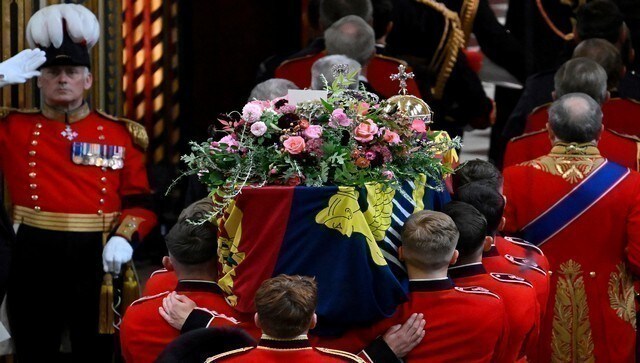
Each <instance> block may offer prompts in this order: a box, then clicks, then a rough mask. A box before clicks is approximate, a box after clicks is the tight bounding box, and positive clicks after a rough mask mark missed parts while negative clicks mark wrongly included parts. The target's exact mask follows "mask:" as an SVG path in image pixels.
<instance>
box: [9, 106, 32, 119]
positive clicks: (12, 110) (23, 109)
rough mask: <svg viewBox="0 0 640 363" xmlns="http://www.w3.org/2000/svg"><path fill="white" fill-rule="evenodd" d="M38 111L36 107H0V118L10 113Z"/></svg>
mask: <svg viewBox="0 0 640 363" xmlns="http://www.w3.org/2000/svg"><path fill="white" fill-rule="evenodd" d="M14 112H15V113H25V114H32V113H39V112H40V109H38V108H13V107H0V120H1V119H3V118H5V117H7V116H9V115H10V114H12V113H14Z"/></svg>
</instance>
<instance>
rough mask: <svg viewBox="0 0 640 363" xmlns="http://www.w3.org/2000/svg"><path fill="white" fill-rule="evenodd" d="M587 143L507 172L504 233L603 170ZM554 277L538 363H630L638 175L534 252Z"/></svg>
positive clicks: (639, 249) (639, 248)
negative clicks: (541, 254) (540, 255)
mask: <svg viewBox="0 0 640 363" xmlns="http://www.w3.org/2000/svg"><path fill="white" fill-rule="evenodd" d="M604 162H605V159H604V158H603V157H601V156H600V154H599V152H598V149H597V148H595V147H594V146H593V145H592V144H583V145H576V144H572V145H570V147H568V146H567V145H566V144H560V143H559V144H557V145H556V146H554V147H553V149H552V150H551V153H550V154H549V155H547V156H543V157H540V158H537V159H535V160H532V161H530V162H527V163H525V164H521V165H518V166H512V167H509V168H507V169H506V170H505V172H504V180H505V182H504V193H505V195H506V197H507V200H508V203H507V205H506V210H505V217H506V219H507V225H506V228H505V232H507V233H519V232H520V231H521V230H522V229H523V227H525V226H526V225H528V224H529V223H530V222H531V221H533V220H534V219H535V218H537V217H538V216H540V215H541V214H542V213H543V212H544V211H546V210H547V209H548V208H549V207H551V206H552V205H554V204H555V203H556V202H558V201H559V200H560V199H561V198H563V197H565V196H566V195H567V194H568V193H569V192H570V191H571V190H573V189H574V188H575V187H576V185H578V183H580V182H582V181H583V180H584V179H585V178H586V177H588V176H589V175H590V174H591V173H592V172H593V171H594V170H596V169H597V168H598V167H600V166H601V165H603V163H604ZM539 247H540V248H541V249H542V250H543V251H544V253H545V255H546V256H547V258H548V259H549V264H550V270H551V271H552V274H551V276H550V278H551V285H550V291H549V300H548V304H547V314H546V316H545V317H544V319H543V322H542V325H541V333H540V340H539V358H540V361H541V362H548V361H552V360H559V361H593V360H594V359H595V361H599V362H633V361H634V347H635V329H634V328H635V323H636V321H635V303H634V291H633V282H632V279H631V275H630V273H629V270H628V269H627V267H629V268H631V269H632V270H633V271H635V272H636V273H637V272H638V270H639V269H638V267H640V175H639V174H637V173H636V172H633V171H631V172H630V173H629V174H628V175H626V177H624V179H623V180H622V181H620V182H619V184H617V185H615V186H614V187H613V188H612V189H611V190H609V191H608V192H607V193H606V194H604V195H603V196H602V197H601V198H600V199H599V200H597V201H596V202H595V204H593V205H592V206H591V207H590V208H589V209H587V210H586V211H585V212H584V213H583V214H581V215H579V216H578V217H577V218H576V219H575V220H573V222H571V223H570V224H568V226H567V227H566V228H564V229H562V230H560V232H558V233H557V234H555V235H554V236H552V237H551V238H550V239H548V240H547V241H546V242H544V244H542V245H541V246H539Z"/></svg>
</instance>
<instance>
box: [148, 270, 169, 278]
mask: <svg viewBox="0 0 640 363" xmlns="http://www.w3.org/2000/svg"><path fill="white" fill-rule="evenodd" d="M166 272H169V270H167V269H166V268H161V269H159V270H155V271H153V272H152V273H151V276H149V278H151V277H153V276H154V275H156V274H158V275H159V274H163V273H166Z"/></svg>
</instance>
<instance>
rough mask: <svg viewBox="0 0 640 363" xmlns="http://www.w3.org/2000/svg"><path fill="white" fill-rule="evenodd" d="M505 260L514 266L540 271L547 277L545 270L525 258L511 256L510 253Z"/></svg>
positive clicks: (505, 256)
mask: <svg viewBox="0 0 640 363" xmlns="http://www.w3.org/2000/svg"><path fill="white" fill-rule="evenodd" d="M504 258H506V259H507V261H509V262H511V263H513V264H514V265H518V266H524V267H527V268H530V269H532V270H535V271H538V272H540V273H541V274H543V275H545V276H547V273H546V272H545V270H543V269H542V268H540V266H539V265H538V264H537V263H535V262H534V261H532V260H531V259H528V258H524V257H516V256H512V255H510V254H508V253H507V254H505V255H504Z"/></svg>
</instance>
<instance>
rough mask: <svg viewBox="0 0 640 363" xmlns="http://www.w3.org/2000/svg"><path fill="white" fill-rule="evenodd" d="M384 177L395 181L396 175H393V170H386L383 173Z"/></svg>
mask: <svg viewBox="0 0 640 363" xmlns="http://www.w3.org/2000/svg"><path fill="white" fill-rule="evenodd" d="M382 176H383V177H385V178H387V180H391V179H393V177H394V176H395V175H394V174H393V172H392V171H391V170H385V171H383V172H382Z"/></svg>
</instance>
